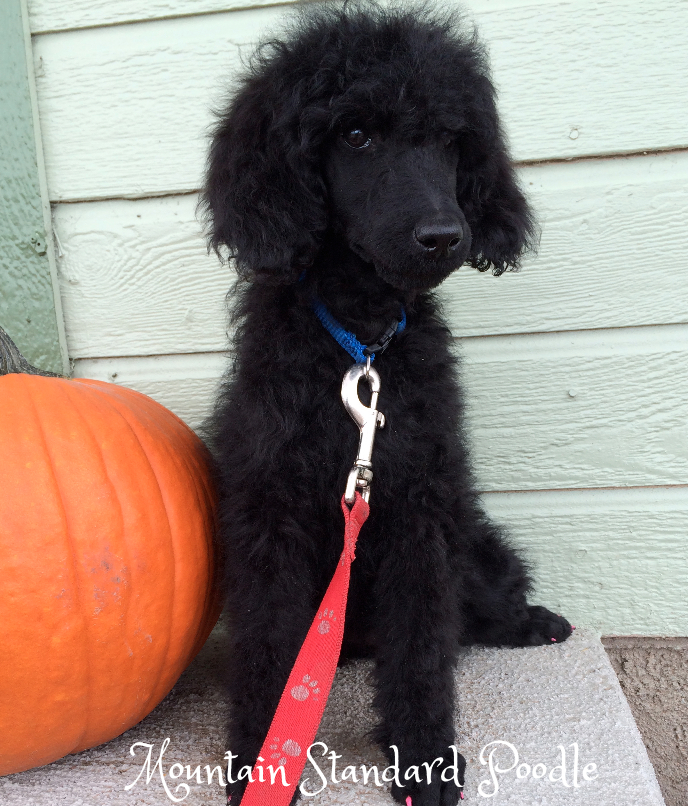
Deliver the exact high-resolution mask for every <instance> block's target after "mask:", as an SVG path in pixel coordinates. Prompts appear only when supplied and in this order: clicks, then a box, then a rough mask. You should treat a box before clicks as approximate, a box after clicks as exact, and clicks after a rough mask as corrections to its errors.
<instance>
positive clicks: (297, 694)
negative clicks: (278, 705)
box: [291, 674, 320, 702]
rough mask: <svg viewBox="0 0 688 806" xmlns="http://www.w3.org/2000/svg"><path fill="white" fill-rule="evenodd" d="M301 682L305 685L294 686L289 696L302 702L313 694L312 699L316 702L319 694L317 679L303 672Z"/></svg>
mask: <svg viewBox="0 0 688 806" xmlns="http://www.w3.org/2000/svg"><path fill="white" fill-rule="evenodd" d="M302 680H303V682H304V683H305V684H306V685H303V686H294V687H293V688H292V690H291V696H292V697H293V698H294V699H295V700H299V702H303V701H304V700H307V699H308V698H309V697H310V695H311V694H313V699H314V700H315V701H316V702H317V701H318V700H319V699H320V698H319V696H318V695H319V694H320V689H319V688H318V681H317V680H311V676H310V675H309V674H305V675H304V676H303V678H302Z"/></svg>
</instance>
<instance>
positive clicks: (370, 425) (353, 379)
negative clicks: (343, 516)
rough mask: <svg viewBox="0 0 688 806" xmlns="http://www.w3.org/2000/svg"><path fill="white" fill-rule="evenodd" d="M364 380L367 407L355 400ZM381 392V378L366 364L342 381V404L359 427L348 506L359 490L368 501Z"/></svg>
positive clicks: (381, 423)
mask: <svg viewBox="0 0 688 806" xmlns="http://www.w3.org/2000/svg"><path fill="white" fill-rule="evenodd" d="M361 378H365V379H366V381H367V382H368V386H369V387H370V406H366V405H365V404H363V403H361V400H360V398H359V397H358V382H359V381H360V380H361ZM379 393H380V376H379V375H378V373H377V371H376V370H374V369H373V368H372V367H371V366H370V359H368V361H367V362H366V364H354V365H353V366H352V367H350V368H349V369H348V370H347V372H346V374H345V375H344V379H343V381H342V401H343V403H344V407H345V408H346V410H347V411H348V412H349V415H350V416H351V418H352V419H353V421H354V422H355V423H356V425H357V426H358V429H359V432H360V437H359V443H358V454H357V456H356V461H355V462H354V464H353V467H352V468H351V471H350V472H349V477H348V479H347V483H346V491H345V493H344V498H345V500H346V502H347V504H353V502H354V499H355V496H356V488H359V489H360V491H361V496H362V497H363V500H364V501H366V502H367V501H368V500H369V499H370V484H371V482H372V479H373V471H372V467H373V464H372V461H371V459H372V455H373V442H374V440H375V431H376V429H377V428H384V425H385V416H384V414H382V412H379V411H378V410H377V399H378V395H379Z"/></svg>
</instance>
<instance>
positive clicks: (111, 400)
mask: <svg viewBox="0 0 688 806" xmlns="http://www.w3.org/2000/svg"><path fill="white" fill-rule="evenodd" d="M89 386H91V384H89ZM95 388H96V389H97V391H98V392H102V395H100V398H101V399H102V401H103V402H106V403H107V405H108V406H109V407H110V408H111V409H112V411H114V412H116V413H117V415H118V416H119V417H120V418H121V419H122V421H123V422H124V423H126V425H127V428H128V429H129V431H130V433H131V434H132V436H133V437H134V439H135V441H136V443H137V444H138V446H139V448H140V450H141V453H142V454H143V456H145V458H146V462H147V463H148V466H149V467H150V470H151V473H152V474H153V478H154V479H155V484H156V488H157V491H158V493H159V496H160V501H161V503H162V508H163V510H164V512H165V518H166V520H167V535H168V537H169V544H170V549H171V552H172V573H173V579H172V597H171V601H170V611H171V612H172V613H174V609H175V604H176V601H177V600H178V596H177V552H176V550H175V548H176V547H175V541H174V538H173V530H172V523H171V522H170V516H169V509H168V507H167V505H166V502H165V492H164V490H163V485H161V484H160V477H159V476H158V473H157V471H156V468H155V464H154V462H153V461H152V460H151V458H150V456H149V454H148V451H147V450H146V448H145V446H144V445H143V442H142V441H141V438H140V437H139V435H138V433H137V432H136V428H135V427H134V425H133V423H132V422H131V421H130V420H129V418H128V417H127V416H126V412H127V411H129V409H128V408H127V406H126V405H124V404H123V403H122V401H121V400H120V399H119V398H118V397H117V396H116V395H113V394H110V390H109V389H108V388H103V387H102V386H100V385H98V386H96V387H95ZM117 388H118V387H117ZM123 389H126V391H127V392H128V391H129V390H128V389H127V388H126V387H123ZM142 398H143V401H145V402H143V401H142V402H143V405H147V404H148V403H149V401H150V400H152V398H148V397H146V396H145V395H142ZM153 402H154V403H155V401H153ZM155 405H156V406H157V405H160V404H158V403H155ZM175 455H176V456H178V454H175ZM173 621H174V619H173V618H170V619H169V621H168V629H167V638H166V640H165V648H164V651H163V653H162V663H161V664H160V668H161V670H164V669H168V668H169V666H170V647H171V644H172V632H173V630H174V624H173ZM173 686H174V684H173V685H172V686H171V687H170V688H169V689H168V690H167V691H166V692H165V693H164V694H163V695H162V697H160V696H159V693H158V692H159V689H158V688H153V689H151V693H150V695H149V696H148V699H147V700H146V702H145V707H144V708H142V709H140V711H141V712H142V713H144V714H146V715H147V714H148V713H149V712H150V707H149V706H150V703H151V702H153V701H155V700H156V699H157V701H158V703H159V702H161V701H162V699H163V698H164V697H165V696H166V695H167V694H169V692H170V691H171V690H172V687H173ZM154 707H155V706H154ZM142 718H143V719H145V716H144V717H142ZM138 721H140V720H138Z"/></svg>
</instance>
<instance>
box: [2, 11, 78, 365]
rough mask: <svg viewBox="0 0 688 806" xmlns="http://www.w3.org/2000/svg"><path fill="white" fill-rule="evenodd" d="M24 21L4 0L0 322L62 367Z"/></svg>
mask: <svg viewBox="0 0 688 806" xmlns="http://www.w3.org/2000/svg"><path fill="white" fill-rule="evenodd" d="M26 19H27V16H26V8H25V7H24V3H23V0H2V3H0V325H2V327H3V328H4V329H5V330H6V331H7V332H8V333H9V334H10V336H11V337H12V338H13V339H14V341H15V342H16V344H17V346H18V347H19V349H20V350H21V351H22V353H23V354H24V355H25V356H26V358H27V359H28V360H29V361H30V362H31V363H32V364H34V365H36V366H38V367H41V368H43V369H50V370H53V371H54V372H65V371H66V370H67V368H68V362H67V351H66V345H65V339H64V326H63V322H62V310H61V306H60V298H59V291H58V289H57V282H56V271H55V259H54V255H53V245H52V230H51V226H50V208H49V205H48V201H47V194H46V192H45V181H44V179H43V168H42V154H41V149H40V136H37V135H38V131H37V126H38V124H37V116H36V112H35V110H36V104H35V98H34V90H33V71H32V69H31V60H30V48H31V42H30V37H29V35H28V30H27V25H26ZM27 54H28V55H29V58H27ZM48 233H49V234H48Z"/></svg>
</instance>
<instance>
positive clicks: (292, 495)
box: [203, 4, 571, 806]
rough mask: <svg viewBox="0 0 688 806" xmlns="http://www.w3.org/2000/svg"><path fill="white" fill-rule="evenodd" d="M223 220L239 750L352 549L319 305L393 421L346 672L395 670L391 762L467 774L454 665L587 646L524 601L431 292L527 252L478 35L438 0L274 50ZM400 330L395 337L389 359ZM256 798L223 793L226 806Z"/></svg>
mask: <svg viewBox="0 0 688 806" xmlns="http://www.w3.org/2000/svg"><path fill="white" fill-rule="evenodd" d="M203 202H204V205H205V209H206V211H207V218H208V225H209V230H210V239H211V244H212V246H213V247H214V248H215V249H216V250H217V251H218V252H219V253H221V254H227V253H228V254H230V255H231V256H232V257H233V258H234V260H235V261H236V266H237V269H238V271H239V274H240V277H241V279H240V281H239V283H238V284H237V288H236V308H235V313H234V323H235V325H236V331H235V333H236V335H235V337H234V360H233V363H232V366H231V368H230V371H229V373H228V375H227V376H226V378H225V380H224V383H223V387H222V390H221V394H220V397H219V401H218V404H217V408H216V411H215V415H214V417H213V419H212V424H211V432H212V436H211V439H212V442H213V446H214V449H215V454H216V456H217V459H218V465H219V473H220V476H221V478H220V508H219V518H220V533H221V538H222V541H223V545H224V550H225V554H226V567H227V580H226V581H227V607H228V610H229V613H230V616H231V651H230V654H229V658H230V661H229V663H230V668H229V669H228V675H227V679H228V686H229V697H230V702H231V721H230V725H229V749H230V750H231V751H232V752H233V753H235V754H237V755H238V762H237V763H238V764H239V765H245V764H247V765H252V764H253V763H254V762H255V761H256V756H257V754H258V751H259V749H260V747H261V744H262V742H263V739H264V737H265V735H266V732H267V730H268V728H269V725H270V722H271V719H272V717H273V714H274V711H275V708H276V705H277V702H278V700H279V698H280V695H281V692H282V689H283V687H284V685H285V683H286V680H287V677H288V675H289V672H290V669H291V667H292V665H293V662H294V660H295V658H296V655H297V653H298V650H299V648H300V646H301V643H302V641H303V639H304V637H305V635H306V632H307V631H308V628H309V626H310V624H311V621H312V620H313V618H314V615H315V613H316V609H317V607H318V604H319V603H320V600H321V597H322V595H323V593H324V591H325V589H326V587H327V585H328V583H329V581H330V579H331V577H332V574H333V572H334V570H335V567H336V565H337V561H338V559H339V556H340V553H341V551H342V545H343V538H342V534H343V519H342V513H341V509H340V498H341V495H342V493H343V491H344V488H345V484H346V481H347V475H348V473H349V470H350V468H351V465H352V463H353V461H354V459H355V457H356V452H357V445H358V437H359V434H358V431H357V429H356V426H355V424H354V423H353V422H352V420H351V419H350V417H349V415H348V414H347V412H346V411H345V409H344V408H343V406H342V401H341V398H340V387H341V383H342V377H343V375H344V373H345V372H346V370H347V369H348V368H349V367H350V366H351V364H352V361H353V359H352V358H351V356H350V355H348V354H347V352H346V350H345V349H344V348H343V347H342V346H340V344H339V343H338V342H337V341H335V339H334V338H333V337H332V335H330V333H328V332H327V330H326V329H325V328H324V327H323V325H322V324H321V321H320V320H319V318H318V316H317V315H316V313H315V310H314V308H315V307H317V305H318V304H319V305H320V306H322V308H324V309H325V310H327V311H328V313H329V315H330V316H331V317H333V318H334V319H335V320H337V321H338V322H339V323H340V324H341V325H342V326H343V328H344V329H346V330H347V331H350V332H352V333H353V334H355V336H356V337H357V339H358V340H359V342H361V343H362V344H363V345H371V344H372V345H375V344H376V343H378V349H377V352H376V358H375V362H374V368H375V369H376V370H377V372H378V373H379V376H380V379H381V385H382V391H381V394H380V398H379V404H378V405H379V409H380V411H382V412H383V413H384V415H385V417H386V421H387V423H386V426H385V428H384V429H382V430H379V431H378V434H377V437H376V441H375V450H374V455H373V466H374V482H373V484H372V496H371V514H370V517H369V519H368V521H367V523H366V524H365V525H364V527H363V529H362V531H361V535H360V538H359V541H358V548H357V557H356V560H355V562H354V564H353V566H352V579H351V590H350V594H349V604H348V609H347V619H346V633H345V639H344V647H343V650H342V658H341V659H342V660H343V659H345V658H348V657H354V656H355V657H361V656H369V657H373V658H374V659H375V673H374V681H375V685H376V695H375V702H374V704H375V707H376V709H377V711H378V712H379V716H380V724H379V726H378V729H377V732H376V737H375V738H376V740H377V741H378V742H379V743H380V745H381V747H382V749H383V751H385V752H386V753H387V754H388V755H390V746H391V745H396V746H397V747H398V749H399V758H400V761H399V767H400V768H401V770H405V769H407V768H409V767H411V766H412V765H422V764H423V763H424V762H432V761H433V760H434V759H436V758H438V757H442V758H445V759H447V763H449V762H450V761H451V758H452V756H451V751H450V750H449V745H451V744H452V743H454V718H453V707H454V685H453V669H454V665H455V661H456V658H457V652H458V649H459V647H460V646H462V645H468V644H473V643H479V644H484V645H489V646H511V647H521V646H534V645H537V644H550V643H551V642H553V641H563V640H565V639H566V638H567V637H568V636H569V635H570V633H571V627H570V625H569V623H568V622H567V621H566V619H564V618H561V617H559V616H556V615H555V614H553V613H550V612H549V611H548V610H546V609H544V608H542V607H531V606H529V605H528V604H527V600H526V594H527V593H528V591H529V586H530V580H529V576H528V571H527V568H526V566H525V564H524V562H523V560H522V559H520V558H519V556H518V555H517V553H516V552H515V551H514V550H513V548H511V547H510V546H509V544H508V542H507V540H506V539H505V537H504V536H503V534H502V533H501V532H500V529H499V528H498V527H497V526H495V525H494V524H492V523H490V522H489V521H488V519H487V518H486V516H485V514H484V513H483V510H482V509H481V506H480V502H479V499H478V495H477V493H476V490H475V486H474V482H473V478H472V473H471V467H470V461H469V458H468V455H467V448H466V442H465V438H464V436H463V430H462V400H461V392H460V388H459V382H458V378H457V361H456V357H455V355H454V352H453V349H452V334H451V333H450V331H449V329H448V327H447V325H446V323H445V322H444V320H443V318H442V316H441V313H440V311H439V307H438V302H437V300H436V298H435V297H434V295H433V294H432V292H431V289H433V288H435V287H436V286H437V285H439V284H440V283H441V282H442V280H444V279H445V278H446V277H447V276H448V275H449V274H450V273H451V272H453V271H455V270H457V269H458V268H459V267H460V266H461V265H463V264H465V263H468V264H469V265H471V266H474V267H475V268H477V269H479V270H480V271H485V270H486V269H488V268H492V270H493V271H494V273H495V274H501V273H502V272H504V271H505V270H507V269H514V268H516V267H517V266H518V261H519V257H520V255H521V254H522V253H523V251H524V250H525V249H526V248H528V247H529V246H530V245H531V242H532V239H533V232H534V225H533V221H532V219H531V216H530V213H529V209H528V206H527V203H526V201H525V199H524V197H523V195H522V193H521V191H520V189H519V187H518V185H517V183H516V180H515V176H514V171H513V168H512V166H511V163H510V160H509V156H508V154H507V150H506V147H505V142H504V137H503V135H502V133H501V130H500V125H499V121H498V117H497V112H496V109H495V100H494V88H493V86H492V83H491V81H490V77H489V72H488V68H487V64H486V59H485V54H484V52H483V50H482V48H481V46H480V45H479V43H478V42H477V41H476V38H475V35H474V34H472V33H470V34H466V33H464V32H462V26H461V23H460V20H459V21H458V23H457V20H456V19H455V17H454V16H453V15H452V14H450V13H448V12H432V11H431V10H429V9H428V8H427V7H420V8H418V7H416V8H414V9H410V8H409V6H401V7H391V8H390V7H385V8H382V7H379V6H377V5H373V4H354V5H351V4H345V5H343V6H342V5H335V6H326V7H324V8H315V9H313V8H310V9H307V10H305V11H302V12H301V13H300V15H299V18H298V21H297V23H295V24H294V26H293V28H292V29H291V30H290V31H289V32H288V33H287V34H286V35H285V36H284V37H283V38H281V39H277V40H274V41H270V42H268V43H266V44H264V45H263V46H262V47H261V48H259V50H258V51H257V53H256V55H255V57H254V59H253V61H252V62H251V65H250V68H249V70H248V72H247V74H246V75H245V76H244V78H243V80H242V82H241V84H240V87H239V89H238V91H237V93H236V94H235V96H234V98H233V100H232V101H231V103H230V104H229V107H228V108H227V110H226V111H225V112H224V113H223V114H222V116H221V118H220V121H219V123H218V126H217V128H216V130H215V132H214V139H213V142H212V149H211V153H210V160H209V169H208V174H207V183H206V189H205V193H204V197H203ZM404 317H405V320H406V324H405V328H404V329H403V331H402V329H401V327H400V326H399V321H400V320H401V319H402V318H404ZM385 332H387V335H389V334H390V333H391V332H396V335H395V336H394V337H393V338H392V339H391V340H390V341H389V342H388V349H386V351H385V352H384V353H381V350H380V349H379V345H380V344H381V341H384V339H382V340H381V338H380V337H381V334H384V333H385ZM359 358H360V356H359ZM364 386H365V384H361V396H362V398H363V394H364V391H365V390H364V389H363V387H364ZM461 766H462V767H463V766H465V765H464V762H463V761H461ZM438 770H439V768H438V767H435V768H434V770H433V778H432V781H431V782H430V783H429V784H428V783H427V782H424V783H422V784H421V783H417V782H416V780H414V779H412V780H411V781H409V782H407V783H406V785H404V786H402V787H399V786H397V785H396V784H395V785H393V786H392V796H393V797H394V798H395V799H396V800H397V801H399V802H401V803H405V802H406V798H407V797H408V796H411V797H412V803H413V806H449V805H453V804H456V803H457V801H458V798H459V789H458V788H457V786H456V784H455V783H454V782H453V781H449V782H443V781H441V780H440V775H439V771H438ZM461 775H463V769H462V770H461ZM245 783H246V782H245V781H242V782H239V783H237V784H230V785H229V787H228V794H230V795H232V804H237V803H238V802H239V801H240V799H241V794H242V792H243V787H244V785H245Z"/></svg>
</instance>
